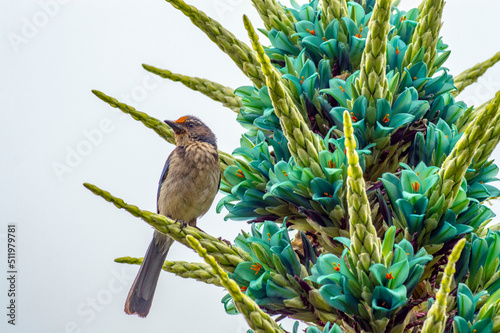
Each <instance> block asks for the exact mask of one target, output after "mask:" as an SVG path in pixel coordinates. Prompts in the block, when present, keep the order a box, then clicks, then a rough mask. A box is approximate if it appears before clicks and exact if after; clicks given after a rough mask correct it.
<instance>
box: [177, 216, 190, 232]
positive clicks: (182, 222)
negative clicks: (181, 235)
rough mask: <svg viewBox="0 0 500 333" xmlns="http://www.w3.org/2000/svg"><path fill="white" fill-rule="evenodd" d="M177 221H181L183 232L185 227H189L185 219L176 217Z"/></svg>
mask: <svg viewBox="0 0 500 333" xmlns="http://www.w3.org/2000/svg"><path fill="white" fill-rule="evenodd" d="M175 222H176V223H177V222H179V223H180V225H181V232H182V231H184V228H186V227H187V225H188V223H187V222H186V221H184V220H179V219H176V220H175Z"/></svg>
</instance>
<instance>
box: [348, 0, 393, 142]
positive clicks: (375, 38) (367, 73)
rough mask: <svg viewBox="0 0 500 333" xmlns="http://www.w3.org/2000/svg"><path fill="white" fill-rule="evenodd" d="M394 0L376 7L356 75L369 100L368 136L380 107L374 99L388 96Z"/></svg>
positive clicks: (382, 1) (381, 2) (378, 3)
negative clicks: (390, 38) (376, 105)
mask: <svg viewBox="0 0 500 333" xmlns="http://www.w3.org/2000/svg"><path fill="white" fill-rule="evenodd" d="M391 4H392V0H379V1H377V3H376V4H375V8H373V14H372V18H371V20H370V23H369V25H368V26H369V29H370V31H369V33H368V37H367V38H366V47H365V50H364V51H363V55H362V57H361V65H360V69H361V70H360V73H359V77H358V78H357V79H356V90H357V91H358V94H360V95H364V96H365V97H366V99H367V100H368V110H367V111H366V116H365V121H366V132H367V136H368V137H367V139H368V140H370V138H372V137H373V131H374V129H373V128H374V126H375V122H376V120H377V110H376V109H375V103H376V102H377V99H379V98H386V96H387V92H388V86H389V84H388V82H387V78H386V77H385V68H386V55H385V53H386V49H387V34H388V33H389V29H390V28H391V24H390V22H389V19H390V17H391Z"/></svg>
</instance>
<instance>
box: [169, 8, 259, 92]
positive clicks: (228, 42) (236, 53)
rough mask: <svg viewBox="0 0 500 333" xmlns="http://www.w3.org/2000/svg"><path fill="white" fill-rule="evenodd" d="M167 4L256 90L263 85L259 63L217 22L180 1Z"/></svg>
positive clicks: (252, 53)
mask: <svg viewBox="0 0 500 333" xmlns="http://www.w3.org/2000/svg"><path fill="white" fill-rule="evenodd" d="M167 2H169V3H170V4H171V5H172V6H174V7H175V8H176V9H179V10H180V11H181V12H183V13H184V15H186V16H187V17H189V18H190V19H191V22H193V24H194V25H195V26H197V27H198V28H200V30H201V31H203V32H204V33H205V34H206V35H207V36H208V38H210V39H211V40H212V41H213V42H214V43H215V44H217V46H218V47H219V48H220V49H221V50H222V51H224V53H226V54H227V55H228V56H229V57H230V58H231V59H232V60H233V61H234V63H235V64H236V65H237V66H238V67H239V68H240V69H241V71H242V72H243V73H244V74H245V75H246V76H247V77H248V78H249V79H250V80H252V82H253V83H254V84H255V86H256V87H257V88H261V87H262V86H263V85H264V84H265V78H264V75H263V74H262V70H261V68H260V65H259V62H258V61H257V58H256V57H255V53H254V52H252V50H251V49H250V47H249V46H248V45H246V44H245V43H243V42H242V41H240V40H239V39H237V38H236V37H235V36H234V35H233V34H232V33H231V32H230V31H228V30H226V29H225V28H224V27H223V26H222V25H221V24H220V23H219V22H217V21H215V20H214V19H212V18H210V17H208V16H207V15H206V14H205V13H203V12H202V11H199V10H198V9H197V8H196V7H194V6H190V5H188V4H186V3H185V2H184V1H182V0H167Z"/></svg>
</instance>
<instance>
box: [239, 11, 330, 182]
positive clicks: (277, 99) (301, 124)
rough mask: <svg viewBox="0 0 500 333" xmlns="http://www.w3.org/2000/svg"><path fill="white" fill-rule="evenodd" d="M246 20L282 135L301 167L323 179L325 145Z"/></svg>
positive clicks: (246, 19)
mask: <svg viewBox="0 0 500 333" xmlns="http://www.w3.org/2000/svg"><path fill="white" fill-rule="evenodd" d="M243 20H244V22H245V28H246V29H247V31H248V35H249V36H250V39H251V40H252V46H253V48H254V50H255V51H256V52H257V57H258V59H259V62H260V63H261V64H262V70H263V72H264V74H265V76H266V85H267V87H268V88H269V95H270V97H271V100H272V102H273V106H274V112H275V113H276V115H277V116H278V117H279V118H280V124H281V127H282V128H283V133H284V134H285V136H286V138H287V139H288V148H289V149H290V153H291V154H292V156H293V158H294V160H295V162H296V163H297V164H298V165H300V166H302V167H309V168H311V171H312V172H313V174H314V175H315V176H316V177H322V178H324V177H325V176H324V172H323V169H322V168H321V166H320V164H319V152H320V151H322V150H324V149H325V147H324V144H323V141H322V140H320V139H319V138H318V137H317V136H316V134H315V133H314V132H313V131H311V129H310V128H309V127H308V126H307V124H306V122H305V121H304V118H303V117H302V114H301V113H300V111H299V110H298V109H297V107H296V106H295V104H294V102H293V101H292V98H291V97H290V95H289V94H288V93H287V91H286V89H285V85H284V84H283V81H282V79H281V76H280V74H279V72H278V71H277V70H276V69H275V68H274V67H273V66H272V65H271V61H270V60H269V57H268V56H267V55H266V53H265V52H264V48H263V47H262V45H261V44H260V43H259V37H258V36H257V33H256V32H255V30H254V28H253V26H252V24H251V23H250V20H249V19H248V17H247V16H246V15H245V16H243Z"/></svg>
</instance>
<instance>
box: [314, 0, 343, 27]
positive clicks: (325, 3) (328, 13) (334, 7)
mask: <svg viewBox="0 0 500 333" xmlns="http://www.w3.org/2000/svg"><path fill="white" fill-rule="evenodd" d="M321 6H322V10H321V12H322V14H323V15H324V17H323V18H322V20H323V25H324V26H325V28H326V27H327V26H328V24H330V22H332V21H333V20H335V19H337V20H339V21H340V19H341V18H343V17H349V10H348V8H347V1H346V0H322V1H321Z"/></svg>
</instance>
